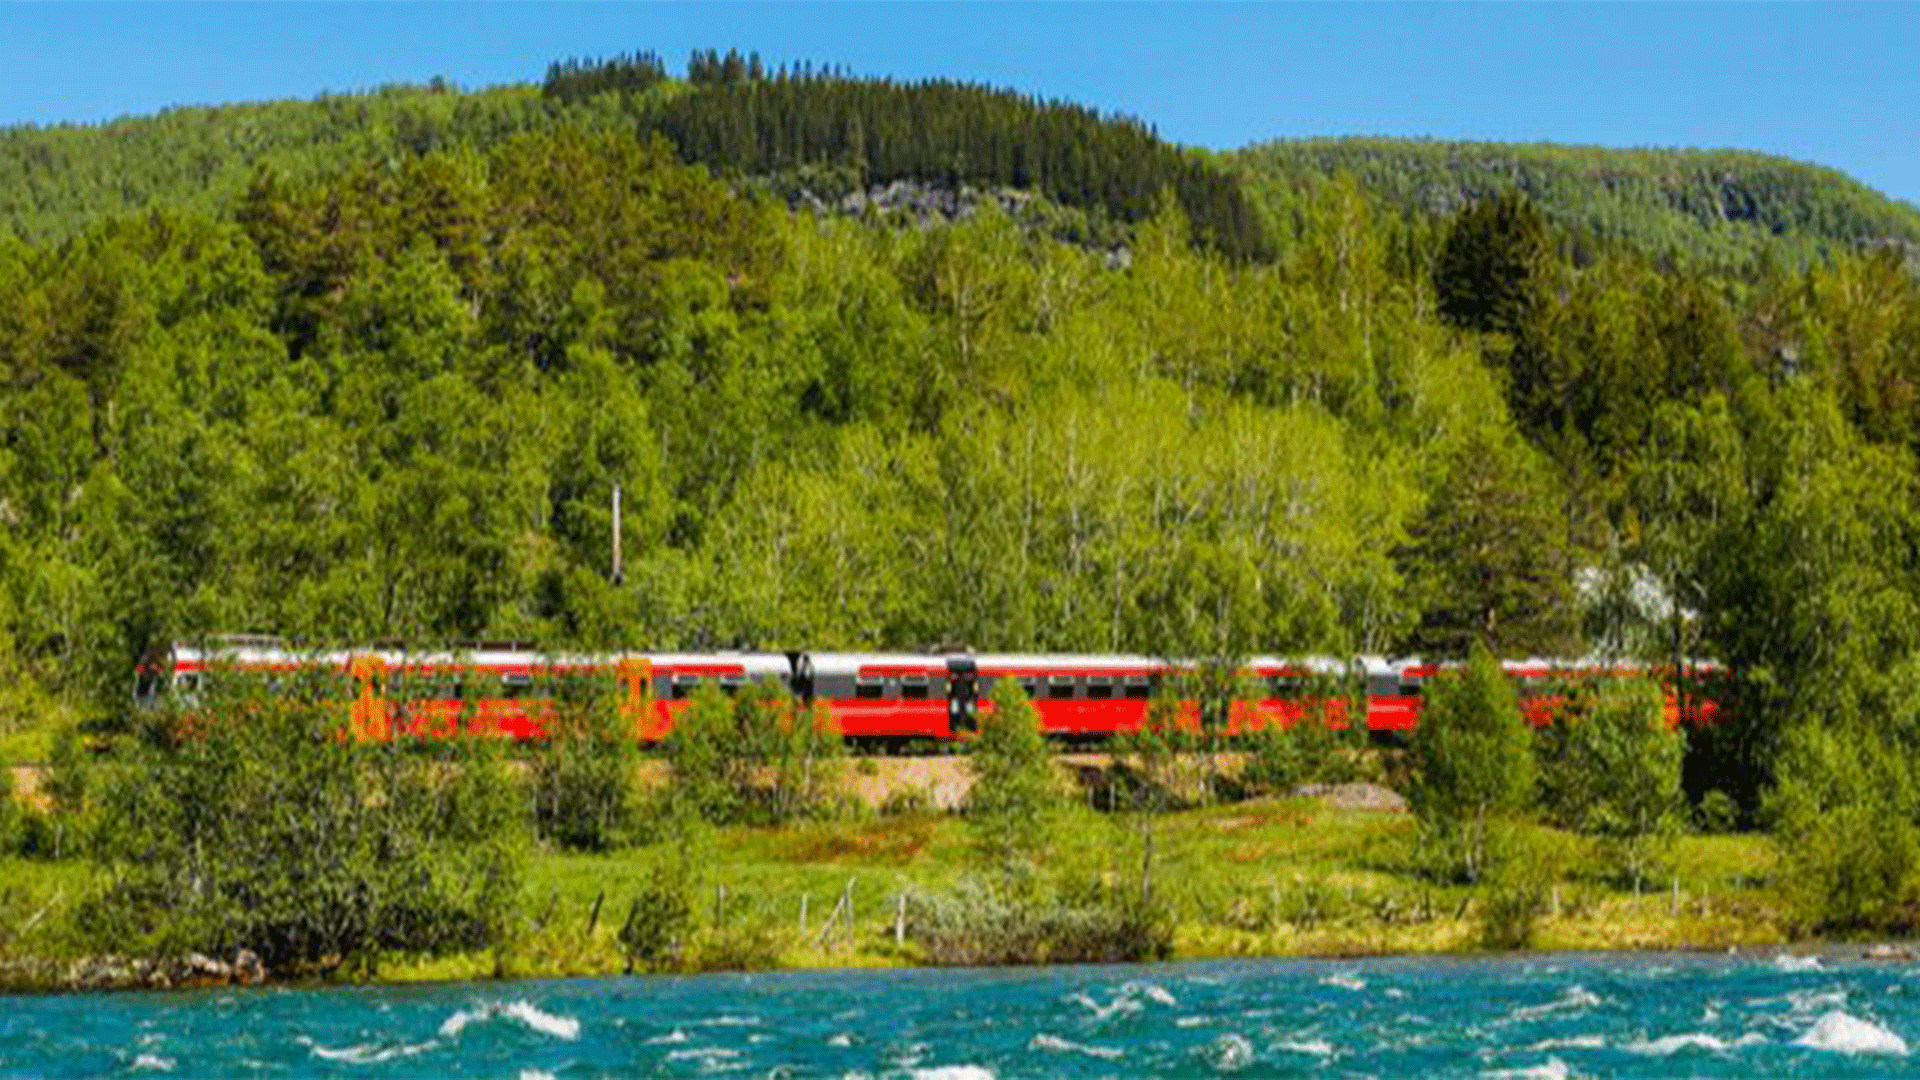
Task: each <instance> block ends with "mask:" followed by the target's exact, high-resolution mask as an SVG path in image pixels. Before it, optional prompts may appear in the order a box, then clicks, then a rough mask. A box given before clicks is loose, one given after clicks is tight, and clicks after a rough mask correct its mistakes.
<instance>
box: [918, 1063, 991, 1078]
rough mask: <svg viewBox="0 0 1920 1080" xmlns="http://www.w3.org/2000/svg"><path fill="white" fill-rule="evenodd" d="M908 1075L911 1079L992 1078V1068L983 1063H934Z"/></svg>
mask: <svg viewBox="0 0 1920 1080" xmlns="http://www.w3.org/2000/svg"><path fill="white" fill-rule="evenodd" d="M908 1075H909V1076H911V1077H913V1080H994V1076H993V1070H992V1069H989V1068H987V1067H985V1066H984V1065H936V1066H934V1067H933V1068H931V1069H915V1070H913V1071H912V1072H911V1073H909V1074H908Z"/></svg>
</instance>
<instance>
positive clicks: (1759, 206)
mask: <svg viewBox="0 0 1920 1080" xmlns="http://www.w3.org/2000/svg"><path fill="white" fill-rule="evenodd" d="M1231 159H1232V161H1233V163H1234V165H1235V166H1236V167H1237V168H1238V169H1239V170H1240V171H1241V172H1242V174H1243V175H1244V176H1245V177H1246V179H1247V181H1248V183H1249V185H1250V187H1251V189H1252V190H1253V191H1255V192H1256V193H1258V195H1259V196H1260V197H1261V198H1262V199H1263V201H1264V202H1265V203H1266V204H1267V205H1268V206H1269V208H1271V209H1273V210H1275V211H1277V212H1279V213H1280V214H1281V215H1282V216H1283V217H1284V216H1286V214H1287V212H1288V208H1290V207H1291V206H1292V205H1293V203H1294V201H1295V200H1296V199H1297V198H1298V197H1299V196H1300V194H1301V193H1302V192H1306V191H1310V190H1311V189H1312V187H1313V186H1314V185H1315V184H1317V183H1320V182H1322V181H1324V180H1325V178H1327V177H1329V176H1339V175H1346V176H1352V177H1354V178H1355V179H1356V180H1358V181H1359V182H1360V184H1361V186H1363V187H1364V188H1366V190H1367V191H1368V193H1369V194H1370V195H1372V196H1373V197H1374V198H1376V199H1378V200H1380V202H1381V203H1382V205H1384V206H1389V207H1394V208H1398V209H1401V210H1403V211H1406V212H1410V213H1416V214H1423V215H1429V216H1437V217H1442V218H1444V217H1446V216H1448V215H1451V214H1454V213H1457V212H1459V211H1460V210H1462V209H1464V208H1465V207H1466V206H1467V205H1468V204H1470V203H1472V202H1474V201H1476V200H1479V199H1484V198H1489V197H1491V196H1494V195H1497V194H1499V193H1501V192H1502V191H1506V190H1508V189H1510V188H1511V189H1517V190H1519V191H1523V192H1525V193H1526V194H1527V196H1528V197H1529V198H1530V199H1532V200H1533V202H1534V204H1535V206H1537V207H1538V208H1539V210H1540V212H1541V213H1542V214H1543V215H1544V216H1545V217H1546V218H1547V220H1548V221H1550V222H1551V223H1552V224H1553V226H1554V227H1555V230H1556V232H1557V233H1558V235H1559V238H1560V241H1561V243H1562V244H1563V245H1565V247H1566V250H1567V253H1568V255H1569V257H1571V258H1575V259H1577V260H1579V261H1581V262H1583V263H1584V262H1590V261H1592V259H1593V258H1594V257H1595V254H1596V252H1597V251H1598V250H1600V249H1602V248H1604V247H1605V246H1606V245H1607V244H1608V243H1609V242H1615V243H1618V242H1624V243H1627V244H1630V245H1631V246H1633V247H1634V248H1636V249H1637V250H1638V251H1639V252H1640V253H1642V254H1644V255H1648V256H1651V257H1654V258H1657V259H1661V260H1664V261H1667V262H1678V263H1683V264H1688V265H1692V266H1698V267H1702V268H1705V269H1709V270H1718V271H1734V272H1739V271H1743V270H1745V269H1747V268H1749V267H1750V266H1751V264H1752V263H1753V262H1755V261H1756V260H1759V259H1763V258H1771V259H1777V260H1782V261H1787V262H1790V263H1793V264H1795V265H1803V264H1805V263H1806V262H1807V261H1809V260H1812V259H1818V258H1824V257H1827V256H1829V255H1832V254H1834V253H1837V252H1845V251H1852V250H1856V249H1859V248H1861V247H1865V246H1871V245H1890V246H1893V247H1895V248H1897V249H1900V250H1903V251H1905V252H1906V253H1908V255H1909V257H1915V256H1920V210H1916V209H1915V208H1914V207H1913V206H1912V205H1910V204H1907V203H1901V202H1895V201H1892V200H1889V199H1888V198H1887V197H1886V196H1884V195H1881V194H1880V193H1879V192H1876V191H1874V190H1873V189H1871V188H1869V187H1867V186H1866V185H1864V184H1861V183H1860V182H1858V181H1856V180H1854V179H1852V178H1851V177H1848V176H1846V175H1844V174H1842V173H1839V172H1836V171H1835V170H1832V169H1827V168H1822V167H1820V166H1817V165H1807V164H1803V163H1801V162H1797V161H1790V160H1787V159H1785V158H1779V157H1773V156H1770V155H1767V154H1757V153H1752V152H1748V151H1737V150H1674V149H1662V150H1650V149H1649V150H1610V149H1600V148H1598V147H1581V146H1557V145H1552V144H1518V143H1472V142H1445V141H1440V140H1423V139H1381V138H1347V139H1287V140H1278V141H1275V142H1270V143H1264V144H1261V145H1258V146H1252V147H1248V148H1247V149H1245V150H1241V151H1238V152H1237V153H1235V154H1233V155H1231Z"/></svg>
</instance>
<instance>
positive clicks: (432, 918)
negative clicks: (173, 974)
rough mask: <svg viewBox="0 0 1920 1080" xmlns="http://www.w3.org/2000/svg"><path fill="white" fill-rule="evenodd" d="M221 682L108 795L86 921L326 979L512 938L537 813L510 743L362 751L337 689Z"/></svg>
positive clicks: (110, 946)
mask: <svg viewBox="0 0 1920 1080" xmlns="http://www.w3.org/2000/svg"><path fill="white" fill-rule="evenodd" d="M212 685H213V687H214V688H213V689H211V690H209V691H207V692H206V693H205V694H204V695H203V698H204V700H203V701H202V703H200V704H198V705H196V706H195V716H194V721H195V722H194V723H193V724H192V725H190V727H182V726H181V725H175V729H176V730H191V731H192V732H194V734H192V735H190V736H188V737H186V738H183V739H181V740H179V741H178V742H175V743H173V744H171V745H165V744H163V745H160V746H156V747H148V748H144V749H141V750H137V751H135V753H134V755H133V757H132V759H131V760H130V761H129V762H128V764H127V766H126V767H125V768H123V769H119V770H116V771H115V773H114V774H113V776H112V782H111V783H109V784H108V785H107V787H106V790H105V791H104V792H103V798H102V800H101V801H102V814H103V828H102V829H101V830H100V834H99V835H100V838H101V840H100V843H99V845H98V846H97V848H96V858H98V859H99V860H100V861H101V862H102V863H104V864H105V867H106V869H107V870H108V871H109V873H108V874H106V875H103V876H104V877H106V878H107V880H108V884H106V885H105V886H104V887H103V888H102V890H101V891H99V892H97V893H95V894H93V895H91V896H89V897H88V898H87V899H86V900H85V901H84V902H83V904H82V906H81V909H80V912H79V916H78V919H79V925H80V927H81V929H82V930H83V932H85V933H87V934H88V935H90V936H91V938H92V939H93V940H94V941H95V942H97V943H98V947H99V948H100V949H102V950H103V951H112V952H117V953H127V952H136V953H138V952H146V953H148V954H152V955H161V956H179V955H181V954H184V953H186V952H189V951H197V952H202V953H206V954H209V955H214V956H223V955H224V956H232V955H234V953H235V952H236V951H237V950H239V949H241V948H247V949H251V950H253V951H254V952H255V953H257V954H258V955H259V956H260V958H261V959H262V960H263V961H264V962H265V963H266V964H267V966H268V967H269V968H271V969H273V970H276V971H282V972H301V971H309V972H311V971H325V970H330V969H333V968H337V967H339V966H341V965H343V964H344V965H349V966H358V967H363V968H367V967H371V966H372V965H374V964H375V963H376V962H377V958H378V955H379V954H380V953H381V952H383V951H389V950H399V951H409V952H423V953H436V952H444V951H453V950H464V949H474V948H482V947H487V946H491V945H493V944H496V943H497V942H499V941H500V939H501V938H502V936H503V935H504V933H505V929H506V918H507V915H508V913H509V912H510V911H511V910H512V908H513V905H514V904H515V903H516V901H517V898H518V893H519V880H520V866H521V852H522V847H521V845H520V843H519V840H520V836H521V832H522V830H523V829H524V822H525V820H526V806H525V801H524V797H523V795H522V793H521V791H520V790H519V788H518V786H517V784H516V782H515V781H514V779H513V777H512V775H511V773H510V772H509V771H508V770H507V769H506V768H505V765H504V762H502V761H501V758H500V755H501V749H500V748H499V747H498V746H495V745H493V742H492V740H480V739H463V740H455V741H451V742H437V743H431V744H424V745H418V746H415V745H410V744H408V743H406V742H404V741H400V740H396V741H393V742H387V743H376V744H358V743H354V742H351V741H350V739H349V735H348V733H347V731H346V723H345V709H344V708H342V707H341V706H340V701H339V693H338V688H337V687H329V686H328V685H327V684H326V680H325V679H324V678H320V677H315V678H303V679H302V680H301V682H300V685H297V686H294V687H290V688H283V689H282V694H281V696H275V697H267V696H265V695H264V694H262V693H259V692H257V691H258V690H259V688H257V687H255V688H249V687H246V686H244V685H241V686H234V685H231V684H229V685H227V686H225V687H222V685H221V683H220V682H218V681H216V682H215V683H213V684H212Z"/></svg>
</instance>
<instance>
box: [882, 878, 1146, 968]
mask: <svg viewBox="0 0 1920 1080" xmlns="http://www.w3.org/2000/svg"><path fill="white" fill-rule="evenodd" d="M907 933H908V935H909V936H910V937H912V938H913V940H914V942H915V943H916V944H918V945H919V946H920V947H921V948H922V949H924V950H925V952H926V958H927V962H928V963H931V964H936V965H942V966H953V967H979V966H984V965H1004V964H1071V963H1088V964H1108V963H1131V962H1138V961H1148V960H1164V959H1166V958H1167V957H1168V956H1170V955H1172V952H1173V919H1172V917H1171V915H1170V913H1169V912H1167V911H1166V909H1165V908H1163V907H1160V906H1158V905H1155V904H1149V903H1144V902H1141V901H1140V900H1138V899H1136V898H1135V896H1134V894H1133V893H1132V892H1131V890H1126V889H1119V890H1108V889H1105V888H1102V887H1100V886H1097V885H1092V884H1087V885H1082V886H1080V887H1078V888H1073V889H1069V890H1067V891H1066V892H1065V893H1063V894H1061V895H1055V896H1044V897H1043V896H1036V895H1032V894H1025V893H1020V894H1010V893H1007V892H1003V891H1000V890H998V889H996V888H995V887H994V886H992V885H991V884H988V883H986V882H983V881H978V880H974V881H970V882H967V883H964V884H963V885H962V886H961V887H960V888H959V889H958V890H956V891H955V892H952V893H932V894H929V893H922V894H916V895H913V896H910V897H909V898H908V901H907Z"/></svg>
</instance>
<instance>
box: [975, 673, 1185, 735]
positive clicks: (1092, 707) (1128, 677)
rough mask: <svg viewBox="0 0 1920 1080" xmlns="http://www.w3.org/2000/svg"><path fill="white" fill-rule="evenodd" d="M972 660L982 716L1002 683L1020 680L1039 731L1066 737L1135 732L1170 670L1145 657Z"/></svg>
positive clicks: (990, 706)
mask: <svg viewBox="0 0 1920 1080" xmlns="http://www.w3.org/2000/svg"><path fill="white" fill-rule="evenodd" d="M970 659H971V660H972V661H973V668H974V672H975V674H976V678H977V680H978V683H977V696H978V700H979V705H978V708H979V709H980V711H981V712H983V713H990V712H991V710H992V701H991V700H990V699H991V698H992V696H993V688H994V686H995V685H996V684H997V683H998V681H999V680H1001V679H1016V680H1018V681H1019V683H1020V687H1021V689H1022V690H1024V691H1025V692H1026V695H1027V698H1028V700H1030V701H1032V702H1033V707H1034V711H1035V712H1037V713H1038V714H1039V715H1040V730H1041V731H1043V732H1045V733H1046V734H1048V735H1055V736H1060V737H1063V738H1098V737H1103V736H1112V735H1116V734H1119V733H1121V732H1126V731H1134V730H1137V729H1138V728H1139V727H1140V725H1141V724H1142V723H1144V722H1145V720H1146V716H1147V702H1148V699H1150V698H1152V697H1153V690H1154V686H1155V685H1156V684H1157V681H1158V680H1160V679H1162V678H1165V677H1166V676H1167V675H1168V673H1169V670H1170V668H1169V665H1168V664H1167V662H1166V661H1165V660H1157V659H1154V658H1152V657H1146V656H1073V655H1046V654H1028V653H988V654H984V655H980V656H974V657H971V658H970Z"/></svg>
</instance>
